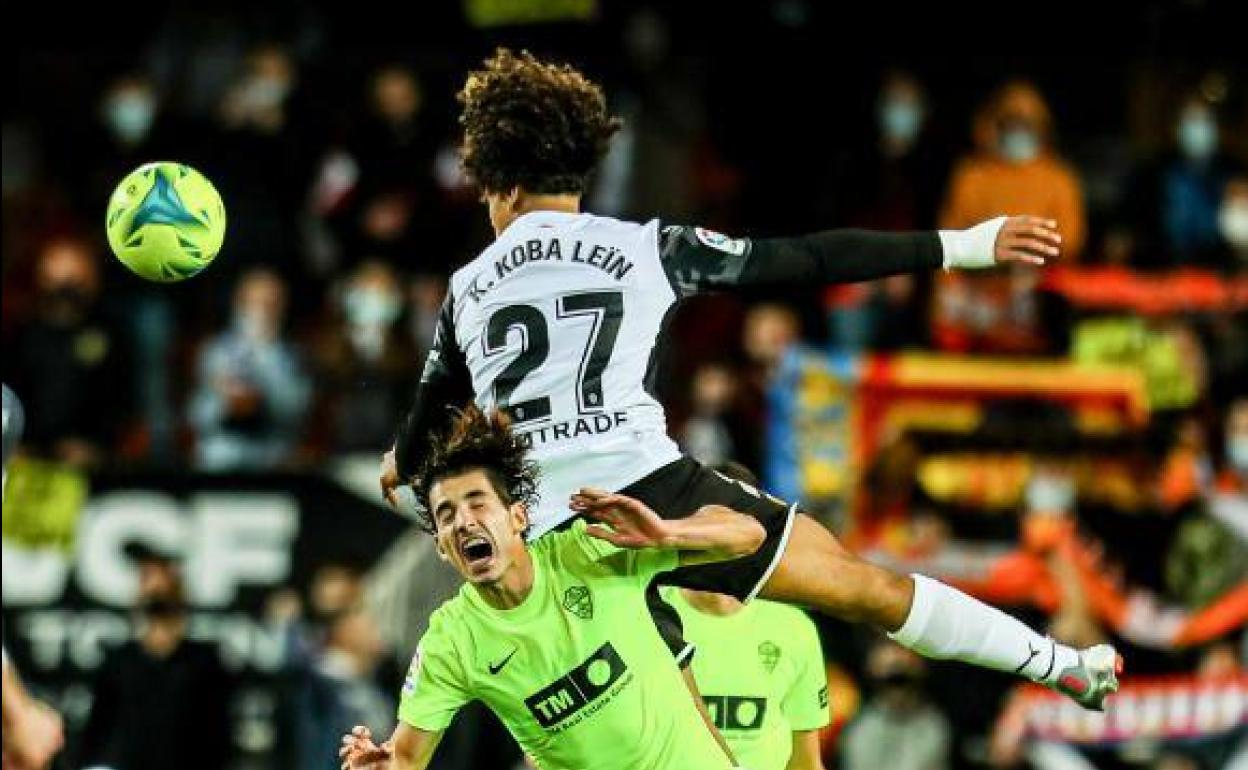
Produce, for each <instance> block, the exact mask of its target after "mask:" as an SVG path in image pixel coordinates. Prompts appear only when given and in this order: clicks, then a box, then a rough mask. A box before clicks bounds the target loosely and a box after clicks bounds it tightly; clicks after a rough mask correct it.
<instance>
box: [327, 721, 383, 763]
mask: <svg viewBox="0 0 1248 770" xmlns="http://www.w3.org/2000/svg"><path fill="white" fill-rule="evenodd" d="M393 756H394V746H393V745H391V743H390V742H389V741H386V742H385V743H383V744H381V745H380V746H378V745H377V744H375V743H373V735H372V733H371V732H370V731H369V729H368V728H367V727H361V726H356V727H355V728H354V729H353V730H351V732H349V733H347V734H346V735H344V736H342V748H341V749H339V750H338V757H339V759H341V760H342V770H385V768H386V766H387V765H388V764H389V763H390V758H391V757H393Z"/></svg>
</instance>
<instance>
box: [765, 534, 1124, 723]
mask: <svg viewBox="0 0 1248 770" xmlns="http://www.w3.org/2000/svg"><path fill="white" fill-rule="evenodd" d="M762 596H763V597H764V598H768V599H775V600H777V601H783V602H789V603H793V604H800V605H804V606H807V607H810V608H812V609H816V610H819V611H820V612H824V613H826V614H828V615H831V616H833V617H837V618H841V619H844V620H849V621H855V622H866V623H871V624H873V625H875V626H878V627H880V628H883V629H884V630H885V631H888V632H889V636H890V637H891V638H892V639H893V640H894V641H897V642H898V643H900V644H902V645H904V646H906V647H909V648H910V649H912V650H914V651H915V652H918V653H920V654H922V655H926V656H927V657H931V658H941V659H956V660H961V661H965V662H967V663H974V664H976V665H980V666H985V667H987V668H993V669H996V670H998V671H1007V672H1010V673H1014V674H1019V675H1020V676H1024V677H1026V678H1028V679H1030V680H1032V681H1034V682H1039V683H1041V684H1044V685H1048V686H1050V687H1054V688H1056V689H1058V690H1060V691H1062V692H1065V693H1066V694H1068V695H1070V696H1072V697H1074V698H1075V699H1076V700H1078V701H1079V702H1080V703H1083V704H1084V705H1088V706H1092V707H1096V708H1099V707H1100V704H1101V701H1102V700H1103V698H1104V696H1105V695H1106V694H1108V693H1109V692H1112V691H1113V690H1116V689H1117V681H1116V679H1114V673H1115V670H1114V669H1115V666H1116V661H1115V659H1114V658H1115V656H1114V653H1113V651H1112V649H1110V648H1108V647H1103V648H1093V649H1092V650H1091V651H1089V652H1088V653H1087V654H1086V655H1091V654H1092V653H1093V652H1096V655H1095V656H1094V658H1093V659H1088V660H1085V659H1083V658H1081V657H1080V653H1079V652H1078V651H1077V650H1075V649H1073V648H1071V647H1067V646H1066V645H1064V644H1060V643H1058V642H1056V641H1054V640H1053V639H1051V638H1049V637H1046V636H1041V635H1040V634H1037V633H1036V632H1034V631H1032V630H1031V629H1030V628H1028V627H1027V626H1026V625H1024V624H1023V623H1021V622H1019V621H1018V620H1017V619H1015V618H1013V617H1010V616H1009V615H1007V614H1005V613H1004V612H1001V611H1000V610H998V609H995V608H993V607H990V606H988V605H987V604H984V603H983V602H980V601H978V600H976V599H973V598H971V597H970V596H967V595H966V594H964V593H962V592H961V591H958V590H957V589H954V588H950V587H949V586H947V585H945V584H943V583H941V582H940V581H938V580H933V579H931V578H928V577H924V576H922V575H916V576H914V577H906V576H904V575H898V574H896V573H894V572H891V571H889V570H886V569H884V568H882V567H878V566H876V565H873V564H871V563H869V562H866V561H864V560H862V559H859V558H858V557H856V556H854V555H853V554H851V553H849V552H848V551H846V550H845V548H844V547H842V546H841V544H840V543H838V542H837V541H836V538H835V537H833V536H832V533H830V532H828V531H827V530H826V529H825V528H824V527H822V526H820V525H819V524H818V523H816V522H815V521H814V520H813V519H811V518H810V517H808V516H805V515H799V516H798V517H797V520H796V521H795V522H794V524H793V531H792V533H791V535H790V538H789V542H788V547H787V548H786V550H785V552H784V554H783V556H782V557H781V559H780V562H779V564H778V565H777V567H776V569H775V571H774V572H773V573H772V575H771V579H770V580H768V582H767V584H766V585H765V586H764V587H763V591H762ZM1098 650H1099V652H1097V651H1098ZM1105 651H1108V653H1106V652H1105ZM1106 654H1108V656H1109V659H1108V661H1106V660H1105V656H1106ZM1086 655H1085V657H1086Z"/></svg>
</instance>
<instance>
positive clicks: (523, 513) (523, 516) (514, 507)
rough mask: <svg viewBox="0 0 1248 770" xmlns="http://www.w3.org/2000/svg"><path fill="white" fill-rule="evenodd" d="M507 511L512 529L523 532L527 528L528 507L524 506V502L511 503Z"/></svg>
mask: <svg viewBox="0 0 1248 770" xmlns="http://www.w3.org/2000/svg"><path fill="white" fill-rule="evenodd" d="M509 512H510V513H511V526H512V529H514V530H515V531H516V532H523V531H525V530H526V529H528V528H529V509H528V508H526V507H525V506H524V503H512V504H511V508H510V509H509Z"/></svg>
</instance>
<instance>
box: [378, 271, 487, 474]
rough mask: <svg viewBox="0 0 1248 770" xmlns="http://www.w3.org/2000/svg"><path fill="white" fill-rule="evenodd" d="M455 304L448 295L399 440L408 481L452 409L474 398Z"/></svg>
mask: <svg viewBox="0 0 1248 770" xmlns="http://www.w3.org/2000/svg"><path fill="white" fill-rule="evenodd" d="M453 302H454V298H453V297H452V295H451V294H450V292H448V293H447V295H446V299H445V300H444V301H443V303H442V310H441V311H440V312H439V313H438V326H437V331H436V332H435V334H434V336H433V346H432V347H431V348H430V349H429V355H428V357H426V358H425V368H424V371H423V372H422V373H421V377H420V384H419V385H417V386H416V399H415V402H414V403H413V404H412V408H411V411H409V412H408V414H407V417H406V418H405V419H404V420H403V422H402V424H401V425H400V426H399V433H398V436H397V437H396V438H395V442H394V449H395V463H396V464H397V465H398V469H399V473H400V475H402V476H404V477H407V476H411V475H412V474H413V473H415V472H416V468H417V466H418V465H419V463H420V459H421V455H422V454H423V452H424V444H425V442H427V441H429V438H430V436H431V435H432V434H434V433H437V432H440V431H442V430H444V429H445V428H446V427H447V425H448V423H449V422H450V419H451V415H452V409H457V408H461V407H463V406H465V405H466V404H467V402H468V401H469V399H471V398H472V395H473V394H472V376H471V375H470V374H469V373H468V364H467V363H466V362H465V360H464V353H463V351H462V350H460V349H459V345H458V344H457V343H456V341H455V314H454V305H453Z"/></svg>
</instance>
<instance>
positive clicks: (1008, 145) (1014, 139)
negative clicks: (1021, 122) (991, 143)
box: [1000, 126, 1040, 163]
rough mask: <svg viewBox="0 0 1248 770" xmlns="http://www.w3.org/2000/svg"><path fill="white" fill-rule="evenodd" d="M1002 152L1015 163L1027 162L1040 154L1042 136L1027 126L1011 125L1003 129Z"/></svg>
mask: <svg viewBox="0 0 1248 770" xmlns="http://www.w3.org/2000/svg"><path fill="white" fill-rule="evenodd" d="M1000 149H1001V154H1002V155H1003V156H1004V157H1005V159H1006V160H1009V161H1012V162H1014V163H1026V162H1027V161H1029V160H1034V159H1035V157H1036V156H1037V155H1039V154H1040V138H1039V137H1038V136H1036V132H1035V131H1033V130H1032V129H1030V128H1027V127H1026V126H1011V127H1010V128H1006V129H1003V130H1002V131H1001V142H1000Z"/></svg>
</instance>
